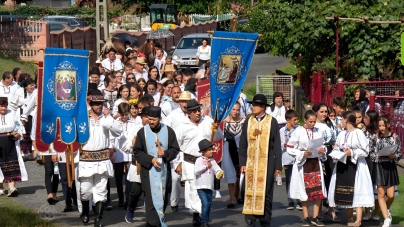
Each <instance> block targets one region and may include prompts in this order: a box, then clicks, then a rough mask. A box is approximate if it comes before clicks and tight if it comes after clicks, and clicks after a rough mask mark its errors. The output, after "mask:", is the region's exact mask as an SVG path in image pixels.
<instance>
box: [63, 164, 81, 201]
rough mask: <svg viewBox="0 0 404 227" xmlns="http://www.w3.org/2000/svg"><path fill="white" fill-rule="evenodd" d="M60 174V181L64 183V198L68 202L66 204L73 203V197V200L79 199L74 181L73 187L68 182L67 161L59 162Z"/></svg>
mask: <svg viewBox="0 0 404 227" xmlns="http://www.w3.org/2000/svg"><path fill="white" fill-rule="evenodd" d="M59 174H60V183H61V184H62V190H63V198H64V200H65V202H66V205H71V204H72V199H73V201H77V193H76V186H75V182H74V181H73V183H72V187H71V188H69V185H68V182H67V170H66V163H59Z"/></svg>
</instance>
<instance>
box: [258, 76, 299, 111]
mask: <svg viewBox="0 0 404 227" xmlns="http://www.w3.org/2000/svg"><path fill="white" fill-rule="evenodd" d="M274 92H282V94H283V99H284V100H286V99H289V100H290V103H291V107H293V106H294V102H293V100H294V97H293V76H290V75H267V76H263V75H257V94H264V95H265V96H266V97H267V99H268V101H269V103H271V102H272V100H273V94H274Z"/></svg>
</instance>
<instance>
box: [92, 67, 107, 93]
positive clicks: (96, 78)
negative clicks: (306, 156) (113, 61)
mask: <svg viewBox="0 0 404 227" xmlns="http://www.w3.org/2000/svg"><path fill="white" fill-rule="evenodd" d="M100 76H101V73H100V69H99V68H98V67H92V68H91V70H90V81H91V83H94V84H97V89H98V90H100V91H101V92H102V91H103V90H104V89H105V86H104V81H101V79H100Z"/></svg>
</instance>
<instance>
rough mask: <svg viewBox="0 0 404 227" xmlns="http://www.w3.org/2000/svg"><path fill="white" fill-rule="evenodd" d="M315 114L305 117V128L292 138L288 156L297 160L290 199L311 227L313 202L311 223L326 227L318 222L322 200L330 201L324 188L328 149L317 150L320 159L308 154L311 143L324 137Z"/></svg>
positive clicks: (300, 128)
mask: <svg viewBox="0 0 404 227" xmlns="http://www.w3.org/2000/svg"><path fill="white" fill-rule="evenodd" d="M316 119H317V116H316V113H315V112H314V111H312V110H308V111H307V112H306V113H305V114H304V122H305V124H304V126H303V127H298V128H297V129H296V130H295V132H294V133H293V134H292V136H291V138H289V141H288V144H287V152H288V153H289V154H290V155H292V156H293V157H295V163H294V164H293V170H292V177H291V180H290V190H289V198H291V199H298V200H300V201H301V202H302V207H303V226H310V221H309V218H308V217H309V208H308V205H309V201H314V207H313V219H312V220H311V223H312V224H313V225H316V226H324V224H323V223H322V222H321V221H320V220H319V219H318V215H319V209H320V204H321V200H322V199H325V198H326V197H327V192H326V189H325V184H324V173H323V168H322V167H321V162H322V161H326V160H327V156H326V153H327V152H326V151H327V150H326V147H325V146H322V147H321V148H319V149H318V152H316V153H318V155H312V153H313V152H312V151H310V150H308V148H309V144H310V140H312V139H318V138H321V137H322V133H323V132H322V131H321V130H320V129H318V128H316V127H314V125H315V124H316Z"/></svg>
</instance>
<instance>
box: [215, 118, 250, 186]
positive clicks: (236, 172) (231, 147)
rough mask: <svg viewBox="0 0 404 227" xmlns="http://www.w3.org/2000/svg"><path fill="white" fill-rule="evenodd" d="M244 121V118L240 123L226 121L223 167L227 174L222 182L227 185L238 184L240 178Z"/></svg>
mask: <svg viewBox="0 0 404 227" xmlns="http://www.w3.org/2000/svg"><path fill="white" fill-rule="evenodd" d="M244 120H245V119H244V118H241V119H240V120H239V121H238V122H227V121H225V124H224V139H225V140H224V145H223V149H224V150H223V158H222V163H221V167H222V168H223V170H224V172H225V173H226V174H225V175H224V176H223V179H222V180H223V182H224V183H227V184H234V183H236V182H237V179H238V178H240V166H239V159H238V147H239V144H240V136H241V130H242V128H243V124H244Z"/></svg>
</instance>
